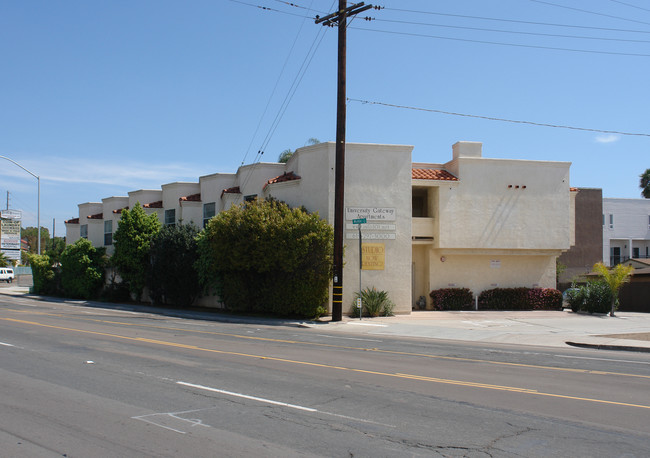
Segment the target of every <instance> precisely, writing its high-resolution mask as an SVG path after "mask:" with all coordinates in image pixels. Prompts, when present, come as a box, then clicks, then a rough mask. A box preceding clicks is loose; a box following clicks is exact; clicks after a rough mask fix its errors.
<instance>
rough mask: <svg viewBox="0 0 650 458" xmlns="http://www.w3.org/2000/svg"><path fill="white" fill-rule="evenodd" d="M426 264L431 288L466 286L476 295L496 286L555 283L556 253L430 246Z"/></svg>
mask: <svg viewBox="0 0 650 458" xmlns="http://www.w3.org/2000/svg"><path fill="white" fill-rule="evenodd" d="M442 259H444V261H443V260H442ZM429 268H430V279H431V285H430V288H431V289H432V290H434V289H439V288H449V287H458V288H469V289H470V290H472V292H473V293H474V294H475V295H477V294H480V293H481V291H484V290H486V289H491V288H497V287H499V288H514V287H520V286H526V287H529V288H532V287H540V288H554V287H555V256H552V255H518V254H516V253H513V254H510V253H507V252H503V253H492V254H472V253H459V254H454V253H451V254H450V253H449V252H447V253H444V252H442V251H440V250H431V253H430V264H429Z"/></svg>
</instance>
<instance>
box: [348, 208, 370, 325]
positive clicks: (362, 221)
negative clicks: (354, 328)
mask: <svg viewBox="0 0 650 458" xmlns="http://www.w3.org/2000/svg"><path fill="white" fill-rule="evenodd" d="M367 222H368V221H367V220H366V218H357V219H353V220H352V224H356V225H357V226H358V227H359V299H357V307H358V308H359V320H361V315H362V313H363V304H362V303H361V271H362V270H363V250H362V248H361V225H362V224H366V223H367Z"/></svg>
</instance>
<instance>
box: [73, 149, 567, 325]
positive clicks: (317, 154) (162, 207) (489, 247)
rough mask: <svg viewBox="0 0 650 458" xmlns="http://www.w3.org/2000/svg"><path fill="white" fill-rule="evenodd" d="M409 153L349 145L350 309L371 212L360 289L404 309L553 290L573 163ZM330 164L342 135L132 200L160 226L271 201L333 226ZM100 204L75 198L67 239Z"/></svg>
mask: <svg viewBox="0 0 650 458" xmlns="http://www.w3.org/2000/svg"><path fill="white" fill-rule="evenodd" d="M412 149H413V147H411V146H404V145H374V144H357V143H348V144H347V145H346V165H345V170H346V180H345V218H346V221H345V231H344V240H345V267H344V272H343V278H344V284H343V304H344V308H343V310H344V313H345V312H347V311H349V309H350V307H351V306H352V298H353V295H354V293H355V291H357V290H358V288H359V274H360V271H359V243H358V239H359V230H358V226H357V225H355V224H353V223H352V220H353V219H357V218H366V220H367V223H366V224H364V225H362V229H361V234H362V235H361V237H362V242H363V245H362V250H363V253H364V258H363V260H364V267H363V270H362V271H361V283H362V287H363V288H365V287H373V286H374V287H377V288H378V289H381V290H386V291H388V293H389V295H390V298H391V299H392V300H393V301H394V302H395V304H396V309H395V312H396V313H410V311H411V309H412V307H413V305H414V303H415V301H417V300H418V298H419V297H420V296H424V297H425V298H427V299H428V296H429V293H430V292H431V290H433V289H438V288H447V287H467V288H470V289H471V290H472V292H473V293H474V294H475V295H478V294H479V293H480V292H481V291H483V290H485V289H489V288H493V287H497V286H498V287H516V286H527V287H554V286H555V260H556V258H557V256H559V255H560V254H561V253H562V252H563V251H565V250H568V249H569V247H570V246H571V244H572V243H573V240H574V221H573V213H574V207H573V203H574V197H575V196H574V194H575V193H572V192H571V191H570V188H569V167H570V163H569V162H548V161H529V160H510V159H490V158H484V157H483V155H482V145H481V143H477V142H458V143H456V144H455V145H454V146H453V154H452V159H451V160H450V161H449V162H446V163H444V164H432V163H426V164H425V163H418V164H413V163H412V162H411V151H412ZM334 163H335V143H333V142H330V143H320V144H317V145H312V146H307V147H304V148H300V149H298V150H297V151H296V152H295V153H294V155H293V156H292V157H291V158H290V159H289V161H288V162H287V163H286V164H280V163H258V164H250V165H246V166H242V167H240V168H239V169H238V170H237V172H236V173H234V174H223V173H217V174H212V175H205V176H202V177H199V181H198V183H170V184H165V185H162V190H148V191H145V190H140V191H133V192H130V193H129V197H128V204H129V206H131V207H132V206H133V205H134V204H135V202H136V201H138V202H140V203H141V204H143V207H144V208H145V209H147V211H149V212H153V211H155V212H157V214H158V217H159V219H160V221H161V223H163V224H165V223H167V224H177V223H178V222H179V221H180V220H182V221H184V222H193V223H194V224H195V225H197V226H198V227H203V226H204V224H205V222H206V221H207V220H209V218H211V217H212V216H214V215H215V214H217V213H219V212H220V211H223V210H227V209H228V208H230V207H231V206H232V205H235V204H238V203H241V202H243V201H245V200H247V199H254V198H266V197H274V198H276V199H278V200H282V201H285V202H286V203H287V204H289V205H290V206H304V207H305V208H307V209H308V210H309V211H312V212H318V213H319V215H320V216H321V217H322V218H324V219H327V220H328V221H329V222H330V223H332V224H333V221H334ZM111 199H117V198H111ZM104 204H106V203H104ZM92 205H99V206H100V208H96V207H92V209H91V207H90V206H92ZM101 205H102V204H81V205H79V218H78V219H79V220H80V221H81V222H75V220H70V221H68V222H66V228H67V236H68V238H67V240H68V243H73V242H74V241H75V240H77V239H78V238H79V231H80V227H81V225H82V224H83V223H84V222H86V220H89V219H88V215H90V214H91V213H92V212H94V213H93V214H94V215H97V214H101V212H102V210H101ZM112 211H114V210H112ZM112 214H113V213H111V215H112ZM103 215H104V218H106V217H107V215H108V214H107V213H106V212H104V213H103ZM109 216H110V215H109ZM91 219H92V218H91ZM100 222H103V221H100ZM89 226H90V224H89ZM100 227H104V226H103V225H100ZM116 228H117V227H116V225H115V224H113V230H115V229H116ZM89 234H91V235H93V236H92V237H90V236H89V239H90V240H91V241H92V242H93V244H96V245H102V244H103V243H104V240H106V234H105V233H103V232H101V233H99V235H101V237H98V236H97V237H96V236H94V234H95V233H94V232H92V231H90V232H89ZM212 300H213V299H211V298H203V302H202V303H203V304H204V305H210V301H212Z"/></svg>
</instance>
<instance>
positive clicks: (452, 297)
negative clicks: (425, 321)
mask: <svg viewBox="0 0 650 458" xmlns="http://www.w3.org/2000/svg"><path fill="white" fill-rule="evenodd" d="M429 296H431V303H432V304H433V309H434V310H471V309H472V308H473V307H474V296H473V295H472V292H471V291H470V290H469V288H442V289H435V290H433V291H431V294H429Z"/></svg>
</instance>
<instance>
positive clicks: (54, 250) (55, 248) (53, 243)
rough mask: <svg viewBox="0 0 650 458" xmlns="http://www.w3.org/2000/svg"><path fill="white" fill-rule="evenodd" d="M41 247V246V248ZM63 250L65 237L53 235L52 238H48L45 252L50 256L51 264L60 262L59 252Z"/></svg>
mask: <svg viewBox="0 0 650 458" xmlns="http://www.w3.org/2000/svg"><path fill="white" fill-rule="evenodd" d="M42 249H43V247H41V250H42ZM63 250H65V238H64V237H54V239H48V241H47V245H46V247H45V254H46V255H48V256H49V257H50V260H51V261H52V264H54V265H56V264H58V263H60V262H61V254H62V253H63Z"/></svg>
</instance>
